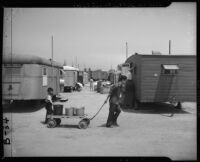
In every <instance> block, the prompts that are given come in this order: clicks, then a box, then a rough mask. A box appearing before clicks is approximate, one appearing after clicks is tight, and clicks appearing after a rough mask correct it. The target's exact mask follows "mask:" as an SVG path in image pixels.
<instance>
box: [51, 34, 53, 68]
mask: <svg viewBox="0 0 200 162" xmlns="http://www.w3.org/2000/svg"><path fill="white" fill-rule="evenodd" d="M51 66H52V67H53V36H51ZM52 69H53V68H52Z"/></svg>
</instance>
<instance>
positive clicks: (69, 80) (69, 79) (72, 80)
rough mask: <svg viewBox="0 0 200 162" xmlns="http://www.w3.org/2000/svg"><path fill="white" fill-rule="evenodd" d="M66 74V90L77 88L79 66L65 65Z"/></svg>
mask: <svg viewBox="0 0 200 162" xmlns="http://www.w3.org/2000/svg"><path fill="white" fill-rule="evenodd" d="M63 70H64V72H65V74H64V91H65V92H66V91H70V92H72V90H75V86H76V83H77V81H78V71H79V69H78V68H74V67H71V66H63Z"/></svg>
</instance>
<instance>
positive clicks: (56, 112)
mask: <svg viewBox="0 0 200 162" xmlns="http://www.w3.org/2000/svg"><path fill="white" fill-rule="evenodd" d="M62 113H63V105H53V114H54V115H62Z"/></svg>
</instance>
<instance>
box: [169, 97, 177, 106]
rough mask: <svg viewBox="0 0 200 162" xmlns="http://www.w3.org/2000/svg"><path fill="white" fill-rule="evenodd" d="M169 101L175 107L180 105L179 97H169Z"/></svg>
mask: <svg viewBox="0 0 200 162" xmlns="http://www.w3.org/2000/svg"><path fill="white" fill-rule="evenodd" d="M169 103H170V104H171V105H173V106H174V107H177V106H178V101H177V99H176V97H175V96H172V97H170V98H169Z"/></svg>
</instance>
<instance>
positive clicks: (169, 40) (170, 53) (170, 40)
mask: <svg viewBox="0 0 200 162" xmlns="http://www.w3.org/2000/svg"><path fill="white" fill-rule="evenodd" d="M169 55H171V40H169Z"/></svg>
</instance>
